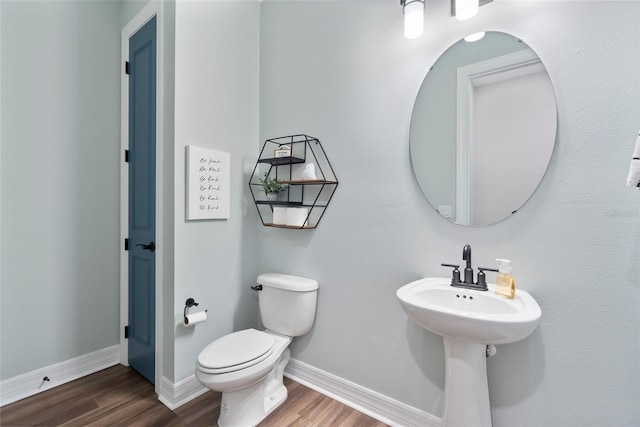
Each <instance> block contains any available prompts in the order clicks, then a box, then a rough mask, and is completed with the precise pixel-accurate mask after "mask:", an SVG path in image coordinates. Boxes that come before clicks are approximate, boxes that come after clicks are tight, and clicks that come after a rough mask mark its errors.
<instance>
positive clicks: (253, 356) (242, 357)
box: [198, 329, 275, 371]
mask: <svg viewBox="0 0 640 427" xmlns="http://www.w3.org/2000/svg"><path fill="white" fill-rule="evenodd" d="M274 343H275V338H274V337H272V336H271V335H269V334H266V333H264V332H260V331H257V330H255V329H245V330H243V331H239V332H234V333H232V334H229V335H225V336H224V337H222V338H219V339H217V340H215V341H214V342H212V343H211V344H209V345H208V346H207V347H205V349H204V350H202V352H201V353H200V355H199V356H198V364H199V365H200V366H201V367H203V368H206V369H209V370H225V371H226V370H233V369H230V368H234V367H235V368H238V369H239V368H245V367H247V366H252V365H254V364H256V363H258V362H260V361H262V360H263V359H265V358H266V357H268V356H269V354H271V352H272V351H273V346H274ZM238 365H242V366H238Z"/></svg>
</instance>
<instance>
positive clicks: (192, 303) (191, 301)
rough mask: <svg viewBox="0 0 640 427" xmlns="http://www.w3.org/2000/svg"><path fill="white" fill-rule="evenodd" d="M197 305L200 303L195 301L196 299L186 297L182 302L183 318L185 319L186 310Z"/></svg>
mask: <svg viewBox="0 0 640 427" xmlns="http://www.w3.org/2000/svg"><path fill="white" fill-rule="evenodd" d="M198 305H200V303H197V302H196V300H194V299H193V298H187V301H185V303H184V319H185V320H186V319H187V314H188V313H187V311H189V309H190V308H191V307H197V306H198ZM207 311H208V310H205V311H204V312H205V313H206V312H207Z"/></svg>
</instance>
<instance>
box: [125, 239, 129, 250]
mask: <svg viewBox="0 0 640 427" xmlns="http://www.w3.org/2000/svg"><path fill="white" fill-rule="evenodd" d="M124 250H125V251H128V250H129V239H124Z"/></svg>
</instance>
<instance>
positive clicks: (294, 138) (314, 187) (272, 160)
mask: <svg viewBox="0 0 640 427" xmlns="http://www.w3.org/2000/svg"><path fill="white" fill-rule="evenodd" d="M283 146H286V147H283ZM283 149H286V150H290V151H289V152H290V154H291V155H288V156H278V157H275V156H276V155H277V154H281V153H282V150H283ZM276 150H279V151H278V153H275V151H276ZM285 153H287V151H285ZM272 154H273V155H272ZM307 162H309V163H313V164H314V165H315V169H316V177H317V179H310V180H307V179H302V176H301V165H302V164H304V163H307ZM260 165H268V169H267V167H266V166H265V167H264V168H260V167H259V166H260ZM260 169H262V170H260ZM265 171H266V172H265ZM265 175H266V176H268V177H270V178H275V179H276V180H277V181H278V182H279V183H281V184H286V185H287V186H288V188H287V189H286V190H285V192H284V194H281V195H280V196H279V200H265V199H264V192H263V190H262V184H260V179H261V178H262V177H264V176H265ZM337 187H338V178H337V177H336V175H335V173H334V172H333V168H332V167H331V163H329V159H328V158H327V156H326V154H325V152H324V149H323V148H322V144H320V140H318V138H314V137H312V136H309V135H304V134H299V135H290V136H283V137H279V138H272V139H267V140H266V141H265V142H264V145H263V146H262V150H261V151H260V156H259V157H258V160H257V162H256V165H255V167H254V168H253V173H252V174H251V178H250V179H249V189H250V191H251V196H252V197H253V201H254V203H255V205H256V209H257V210H258V215H259V216H260V220H261V221H262V224H263V225H264V226H266V227H276V228H289V229H313V228H316V227H317V226H318V224H319V223H320V219H322V216H323V215H324V212H325V209H326V208H327V207H328V206H329V202H330V201H331V198H332V197H333V194H334V193H335V191H336V188H337ZM278 207H292V208H303V209H307V212H306V215H307V216H306V219H305V221H304V225H290V224H275V223H274V221H273V219H274V208H278Z"/></svg>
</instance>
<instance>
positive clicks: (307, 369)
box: [284, 359, 442, 427]
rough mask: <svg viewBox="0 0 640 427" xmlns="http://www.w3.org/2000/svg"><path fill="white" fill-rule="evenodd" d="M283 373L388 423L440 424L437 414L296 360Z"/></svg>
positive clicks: (432, 426) (436, 426) (431, 426)
mask: <svg viewBox="0 0 640 427" xmlns="http://www.w3.org/2000/svg"><path fill="white" fill-rule="evenodd" d="M284 375H285V376H287V377H289V378H291V379H292V380H294V381H296V382H299V383H300V384H302V385H305V386H307V387H309V388H311V389H314V390H316V391H318V392H319V393H322V394H324V395H326V396H329V397H330V398H332V399H335V400H337V401H338V402H341V403H344V404H345V405H347V406H349V407H351V408H353V409H356V410H357V411H360V412H362V413H364V414H367V415H369V416H370V417H373V418H375V419H377V420H378V421H381V422H383V423H385V424H389V425H391V426H403V427H404V426H420V427H440V426H442V419H441V418H439V417H436V416H434V415H432V414H429V413H428V412H424V411H421V410H419V409H416V408H414V407H412V406H409V405H407V404H404V403H402V402H398V401H397V400H394V399H391V398H390V397H387V396H384V395H382V394H380V393H378V392H375V391H373V390H369V389H367V388H365V387H362V386H360V385H358V384H355V383H352V382H351V381H347V380H345V379H343V378H340V377H338V376H335V375H333V374H330V373H328V372H325V371H322V370H320V369H318V368H315V367H313V366H311V365H307V364H306V363H303V362H300V361H298V360H295V359H291V360H290V361H289V364H288V365H287V367H286V369H285V371H284Z"/></svg>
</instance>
